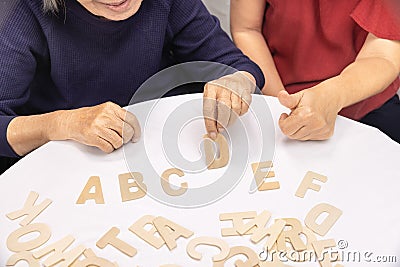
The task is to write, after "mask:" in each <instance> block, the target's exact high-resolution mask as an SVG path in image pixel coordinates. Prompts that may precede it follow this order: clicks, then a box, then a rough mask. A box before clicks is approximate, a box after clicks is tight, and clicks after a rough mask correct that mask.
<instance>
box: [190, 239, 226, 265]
mask: <svg viewBox="0 0 400 267" xmlns="http://www.w3.org/2000/svg"><path fill="white" fill-rule="evenodd" d="M199 245H208V246H214V247H217V248H219V249H220V250H221V252H220V253H219V254H218V255H215V256H214V257H213V258H212V260H213V261H222V260H224V259H225V258H226V257H228V255H229V252H230V249H229V245H228V244H227V243H226V242H225V241H223V240H221V239H218V238H215V237H207V236H202V237H196V238H193V239H192V240H190V242H189V244H188V245H187V247H186V252H187V254H188V255H189V256H190V257H191V258H192V259H195V260H201V258H202V255H201V253H199V252H197V251H196V247H197V246H199Z"/></svg>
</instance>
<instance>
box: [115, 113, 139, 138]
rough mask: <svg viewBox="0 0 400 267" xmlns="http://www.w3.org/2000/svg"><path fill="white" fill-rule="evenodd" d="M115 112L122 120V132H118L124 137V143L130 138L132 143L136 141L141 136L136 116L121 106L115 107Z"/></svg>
mask: <svg viewBox="0 0 400 267" xmlns="http://www.w3.org/2000/svg"><path fill="white" fill-rule="evenodd" d="M116 114H117V116H118V117H119V118H120V119H121V120H122V122H123V132H120V134H121V137H122V138H123V139H124V143H127V142H129V141H130V140H132V141H133V142H134V143H136V142H138V141H139V139H140V137H141V132H142V130H141V127H140V123H139V121H138V119H137V118H136V116H135V115H133V114H132V113H131V112H129V111H126V110H125V109H123V108H119V109H117V110H116Z"/></svg>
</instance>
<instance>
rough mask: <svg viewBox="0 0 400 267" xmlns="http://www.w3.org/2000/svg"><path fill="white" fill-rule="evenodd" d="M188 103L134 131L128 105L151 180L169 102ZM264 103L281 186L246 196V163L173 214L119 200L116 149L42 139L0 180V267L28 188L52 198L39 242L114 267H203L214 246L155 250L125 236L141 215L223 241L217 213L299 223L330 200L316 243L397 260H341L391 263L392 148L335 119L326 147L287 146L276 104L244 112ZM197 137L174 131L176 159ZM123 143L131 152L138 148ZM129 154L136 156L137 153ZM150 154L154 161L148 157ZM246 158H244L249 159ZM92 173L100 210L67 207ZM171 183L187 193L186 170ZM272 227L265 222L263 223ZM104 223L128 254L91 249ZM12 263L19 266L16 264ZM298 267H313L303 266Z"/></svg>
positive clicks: (397, 237) (159, 166) (397, 152)
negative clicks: (211, 195) (67, 243)
mask: <svg viewBox="0 0 400 267" xmlns="http://www.w3.org/2000/svg"><path fill="white" fill-rule="evenodd" d="M193 99H197V100H199V101H197V103H201V101H200V99H201V95H198V94H197V95H186V96H179V97H171V98H165V99H162V100H161V101H160V102H159V104H158V105H157V106H156V107H155V110H154V111H153V112H152V114H153V115H152V116H151V117H150V118H148V120H147V122H146V123H147V124H146V123H145V124H146V125H143V124H144V123H143V122H144V120H145V119H146V118H145V115H146V114H141V112H140V109H142V108H143V107H144V106H145V105H146V103H145V104H139V105H137V106H136V107H135V108H134V109H133V111H137V114H138V118H139V120H140V121H141V123H142V126H143V128H144V129H145V131H144V133H145V136H144V138H143V139H145V140H146V138H147V140H148V141H149V140H150V141H149V143H150V146H153V148H152V149H150V150H149V151H147V153H148V156H149V158H150V159H151V160H152V164H153V165H154V168H155V169H156V170H157V171H158V172H159V174H161V171H162V170H165V169H167V168H168V166H171V165H169V163H168V161H167V160H165V158H164V156H163V154H162V150H159V149H161V148H157V147H158V146H160V144H161V139H160V138H159V137H158V136H160V135H159V132H160V131H162V126H163V123H161V122H163V121H165V119H166V118H167V117H168V116H169V114H171V112H172V111H173V110H174V109H175V108H176V107H177V106H179V105H180V104H182V103H185V102H187V101H190V100H193ZM265 101H266V102H267V103H268V104H269V106H270V109H271V111H272V117H273V118H274V122H273V123H274V124H275V144H274V140H271V143H270V144H271V146H273V145H275V155H274V157H273V158H271V159H264V160H273V162H274V167H273V170H274V171H275V175H276V177H274V178H273V180H274V181H279V183H280V189H278V190H272V191H258V192H256V193H254V194H250V193H249V185H250V183H251V181H252V180H253V175H252V171H251V168H250V166H248V168H247V169H246V170H245V175H244V176H243V179H242V180H241V181H240V182H239V184H238V185H237V186H236V187H235V188H234V189H233V190H232V191H231V192H230V193H229V194H228V195H227V196H225V197H224V198H222V199H220V200H219V201H216V202H214V203H212V204H210V205H205V206H203V207H200V208H185V209H183V208H175V207H172V206H169V205H165V204H162V203H160V202H158V201H155V200H154V199H153V198H151V197H148V196H145V197H144V198H141V199H138V200H134V201H128V202H122V201H121V195H120V190H119V183H118V175H119V174H122V173H127V172H129V169H128V168H127V165H126V161H125V160H124V154H123V149H120V150H118V151H115V152H113V153H111V154H109V155H106V154H103V153H102V152H100V151H99V150H98V149H96V148H90V147H86V146H83V145H79V144H76V143H74V142H51V143H49V144H47V145H45V146H43V147H42V148H40V149H37V150H36V151H34V152H33V153H31V154H29V155H28V156H26V157H25V158H24V159H22V160H21V161H20V162H18V163H17V164H16V165H15V166H13V167H12V168H11V169H10V170H8V171H7V172H6V173H4V174H3V175H2V176H0V266H5V264H6V261H7V259H8V258H9V257H10V256H11V255H13V253H12V252H11V251H9V250H8V249H7V246H6V240H7V238H8V237H9V235H10V234H11V233H12V232H13V231H15V230H16V229H18V228H20V227H21V226H20V225H19V222H20V221H21V220H22V219H17V220H14V221H12V220H10V219H8V218H7V217H6V214H8V213H10V212H12V211H16V210H19V209H21V208H22V207H23V204H24V202H25V200H26V198H27V197H28V195H29V192H31V191H35V192H37V193H39V199H38V202H42V201H43V200H44V199H46V198H48V199H51V200H52V201H53V202H52V204H51V205H50V206H49V207H48V208H46V210H45V211H44V212H43V213H41V214H40V215H39V216H38V217H37V218H36V219H35V220H34V221H33V222H32V223H45V224H47V225H48V226H49V227H50V228H51V233H52V235H51V238H50V240H49V241H48V242H47V243H46V245H49V244H51V243H53V242H55V241H58V240H60V239H61V238H63V237H65V236H67V235H72V236H73V237H74V238H75V239H76V241H75V242H74V244H73V247H76V246H77V245H79V244H82V245H84V246H85V247H87V248H92V249H93V251H94V252H95V253H96V254H97V255H98V256H100V257H103V258H106V259H109V260H110V261H113V262H117V263H118V264H119V266H120V267H128V266H161V265H162V264H168V263H169V264H178V265H180V266H211V256H212V255H214V254H215V252H216V251H217V250H216V249H215V248H210V247H201V248H199V251H202V252H204V255H203V259H202V260H201V261H195V260H193V259H191V258H190V257H189V256H188V255H187V253H186V245H187V244H188V242H189V241H190V240H191V238H189V239H185V238H179V239H178V241H177V245H178V246H177V248H176V249H174V250H173V251H169V250H168V248H167V247H166V246H165V245H164V246H163V247H161V248H160V249H159V250H157V249H155V248H153V247H151V246H149V245H148V244H147V243H145V242H144V241H143V240H141V239H140V238H138V237H137V236H136V235H134V234H133V233H131V232H130V231H129V230H128V228H129V227H130V226H131V225H132V224H133V223H134V222H136V220H137V219H139V218H140V217H141V216H143V215H154V216H163V217H165V218H167V219H170V220H172V221H174V222H176V223H178V224H180V225H182V226H184V227H186V228H188V229H190V230H191V231H193V232H194V236H193V237H199V236H213V237H219V238H222V237H221V233H220V231H221V228H226V227H230V226H231V224H229V222H220V221H219V214H221V213H226V212H241V211H257V212H258V213H260V212H262V211H263V210H268V211H270V212H271V213H272V218H273V219H277V218H297V219H299V220H300V221H301V222H302V223H303V222H304V218H305V216H306V215H307V213H308V212H309V211H310V209H311V208H312V207H314V206H315V205H317V204H318V203H329V204H331V205H333V206H335V207H337V208H339V209H341V210H342V211H343V215H342V216H341V217H340V218H339V220H338V221H337V222H336V224H335V225H334V226H333V228H332V229H331V230H330V231H329V232H328V234H327V235H326V236H325V237H323V238H322V237H319V239H328V238H333V239H335V240H336V241H339V240H344V241H345V242H346V244H348V247H347V248H346V250H347V251H351V252H360V253H368V252H370V253H372V254H369V255H370V260H371V261H373V260H376V259H379V258H376V257H377V256H395V257H397V263H390V264H389V263H376V262H375V263H374V262H370V263H366V262H365V261H362V262H360V263H357V262H348V263H346V262H345V263H344V265H345V266H400V228H399V227H398V222H399V221H400V212H399V210H400V209H399V204H400V193H399V191H400V179H399V178H400V172H399V165H398V164H399V159H400V145H398V144H396V143H394V142H393V141H391V140H390V139H389V138H388V137H386V136H385V135H384V134H382V133H380V132H379V131H378V130H376V129H374V128H371V127H368V126H365V125H362V124H359V123H356V122H353V121H351V120H348V119H345V118H342V117H339V118H338V119H337V123H336V130H335V134H334V136H333V137H332V138H331V139H330V140H328V141H323V142H298V141H292V140H289V139H287V138H286V137H285V136H283V134H282V133H281V131H280V130H279V128H278V127H277V118H279V115H280V113H282V112H284V111H285V109H284V108H283V107H281V106H280V105H279V104H278V102H277V100H276V99H274V98H269V97H263V96H258V95H257V96H254V98H253V103H252V106H253V107H254V106H256V105H265ZM149 103H154V102H149ZM147 104H148V103H147ZM193 109H194V110H195V112H196V113H197V114H198V115H199V116H201V105H194V106H193ZM246 116H247V115H246ZM246 116H245V117H244V118H243V121H244V125H246V127H251V126H252V123H253V121H252V120H251V117H250V116H247V117H246ZM204 132H205V130H204V126H203V123H202V122H201V120H197V121H194V122H193V123H192V124H189V126H188V127H187V129H186V130H183V131H182V136H181V137H180V140H181V141H180V145H179V148H180V150H181V152H182V154H183V155H189V157H194V156H196V153H199V152H198V143H199V142H200V140H201V138H202V135H203V134H204ZM251 134H252V132H251V131H250V136H249V143H250V146H251V147H252V148H251V149H250V152H249V153H253V152H252V151H253V150H252V149H253V148H257V146H258V143H257V140H258V139H257V138H258V137H257V136H251ZM149 136H151V138H150V139H149ZM272 139H273V138H272ZM127 146H130V148H132V149H134V148H135V146H138V144H128V145H127ZM137 153H138V155H142V154H143V156H145V155H144V152H143V151H137ZM157 158H158V160H154V159H157ZM250 159H251V160H253V158H252V157H250ZM128 165H129V164H128ZM221 171H223V169H222V170H221V169H220V170H207V171H205V172H204V173H203V174H202V176H203V177H204V179H206V180H207V179H209V178H210V177H214V176H215V175H216V174H218V173H220V172H221ZM307 171H314V172H317V173H319V174H323V175H326V176H327V177H328V181H327V182H326V183H325V184H321V190H320V192H315V191H312V190H310V191H308V192H307V194H306V196H305V198H304V199H302V198H298V197H296V196H295V192H296V189H297V187H298V186H299V184H300V182H301V180H302V179H303V177H304V175H305V174H306V173H307ZM91 176H99V177H100V180H101V184H102V189H103V194H104V200H105V204H95V203H94V201H88V202H86V204H83V205H77V204H75V203H76V201H77V199H78V196H79V195H80V193H81V192H82V190H83V188H84V186H85V184H86V182H87V180H88V179H89V177H91ZM145 179H150V178H149V177H147V178H146V177H145ZM154 179H159V178H158V177H154ZM172 180H173V179H172ZM177 181H178V183H180V182H181V181H187V182H188V184H189V187H190V186H191V185H193V184H196V181H194V179H192V180H191V176H190V174H185V176H184V177H182V178H179V179H177ZM272 222H273V220H271V221H270V222H269V225H270V224H271V223H272ZM112 227H118V228H119V229H120V230H121V232H120V234H119V236H118V237H119V238H120V239H122V240H124V241H125V242H127V243H128V244H130V245H131V246H133V247H135V248H136V249H137V251H138V252H137V255H135V256H134V257H128V256H126V255H124V254H122V253H121V252H120V251H118V250H116V249H115V248H113V247H111V246H107V247H106V248H104V249H99V248H97V247H96V242H97V241H98V240H99V239H100V237H102V236H103V235H104V234H105V233H106V232H107V231H108V230H109V229H110V228H112ZM193 237H192V238H193ZM26 238H28V239H29V238H33V237H32V236H30V237H26ZM223 240H225V241H226V242H228V243H229V245H230V246H234V245H243V246H248V247H251V248H253V249H254V250H255V251H257V252H261V251H262V245H263V244H264V243H263V242H261V243H259V244H257V245H255V244H252V243H251V242H250V240H249V236H243V237H224V238H223ZM44 246H45V245H44ZM44 246H43V247H44ZM34 251H35V250H34ZM374 257H375V258H374ZM235 259H237V258H235ZM392 259H393V258H392ZM232 262H233V261H232V260H231V261H230V265H229V266H233V263H232ZM290 265H291V266H298V265H299V264H295V263H291V264H290ZM17 266H27V265H26V264H25V263H22V262H20V263H19V265H17ZM226 266H228V265H226ZM305 266H319V265H318V263H308V264H306V265H305Z"/></svg>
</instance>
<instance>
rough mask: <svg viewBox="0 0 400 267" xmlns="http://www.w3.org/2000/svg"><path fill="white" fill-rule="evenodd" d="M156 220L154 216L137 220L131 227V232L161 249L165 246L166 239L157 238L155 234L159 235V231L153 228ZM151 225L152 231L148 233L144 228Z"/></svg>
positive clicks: (146, 216)
mask: <svg viewBox="0 0 400 267" xmlns="http://www.w3.org/2000/svg"><path fill="white" fill-rule="evenodd" d="M154 219H155V217H154V216H151V215H145V216H143V217H141V218H140V219H139V220H137V221H136V222H135V223H134V224H132V225H131V227H129V231H131V232H132V233H134V234H135V235H137V236H138V237H140V238H141V239H143V240H144V241H146V242H147V243H148V244H150V245H151V246H153V247H155V248H156V249H159V248H161V247H162V245H164V244H165V242H164V239H162V238H161V237H160V236H158V237H157V236H155V234H156V233H157V234H158V232H157V229H156V228H154V226H153V221H154ZM149 224H151V226H152V227H151V229H150V230H148V231H147V230H145V229H144V227H145V226H146V225H149Z"/></svg>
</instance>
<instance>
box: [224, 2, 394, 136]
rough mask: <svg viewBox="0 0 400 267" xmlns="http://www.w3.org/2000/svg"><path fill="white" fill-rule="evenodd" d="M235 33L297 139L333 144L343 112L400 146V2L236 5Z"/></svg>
mask: <svg viewBox="0 0 400 267" xmlns="http://www.w3.org/2000/svg"><path fill="white" fill-rule="evenodd" d="M231 30H232V36H233V39H234V42H235V43H236V44H237V46H238V47H239V48H241V49H242V51H243V52H244V53H245V54H247V55H248V56H249V57H250V58H251V59H253V60H254V61H255V62H256V63H257V64H258V65H259V66H260V67H261V69H262V70H263V72H264V74H265V73H268V83H267V84H266V85H265V87H264V88H263V92H264V93H265V94H269V95H274V96H278V98H279V100H280V102H281V103H282V104H283V105H284V106H286V107H287V108H289V109H291V112H290V114H282V116H281V118H280V120H279V125H280V128H281V129H282V131H283V133H284V134H286V135H287V136H288V137H289V138H292V139H298V140H323V139H327V138H329V137H330V136H331V135H332V134H333V131H334V126H335V121H336V117H337V114H338V113H339V114H341V115H343V116H346V117H348V118H351V119H354V120H358V121H361V122H363V123H366V124H370V125H372V126H375V127H377V128H379V129H381V130H382V131H383V132H385V133H386V134H387V135H389V136H390V137H391V138H392V139H394V140H396V141H397V142H400V123H399V121H400V102H399V97H398V96H397V95H396V92H397V90H398V89H399V87H400V80H399V78H398V76H399V72H400V41H399V40H400V1H399V0H336V1H332V0H304V1H292V0H252V1H248V0H231Z"/></svg>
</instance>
